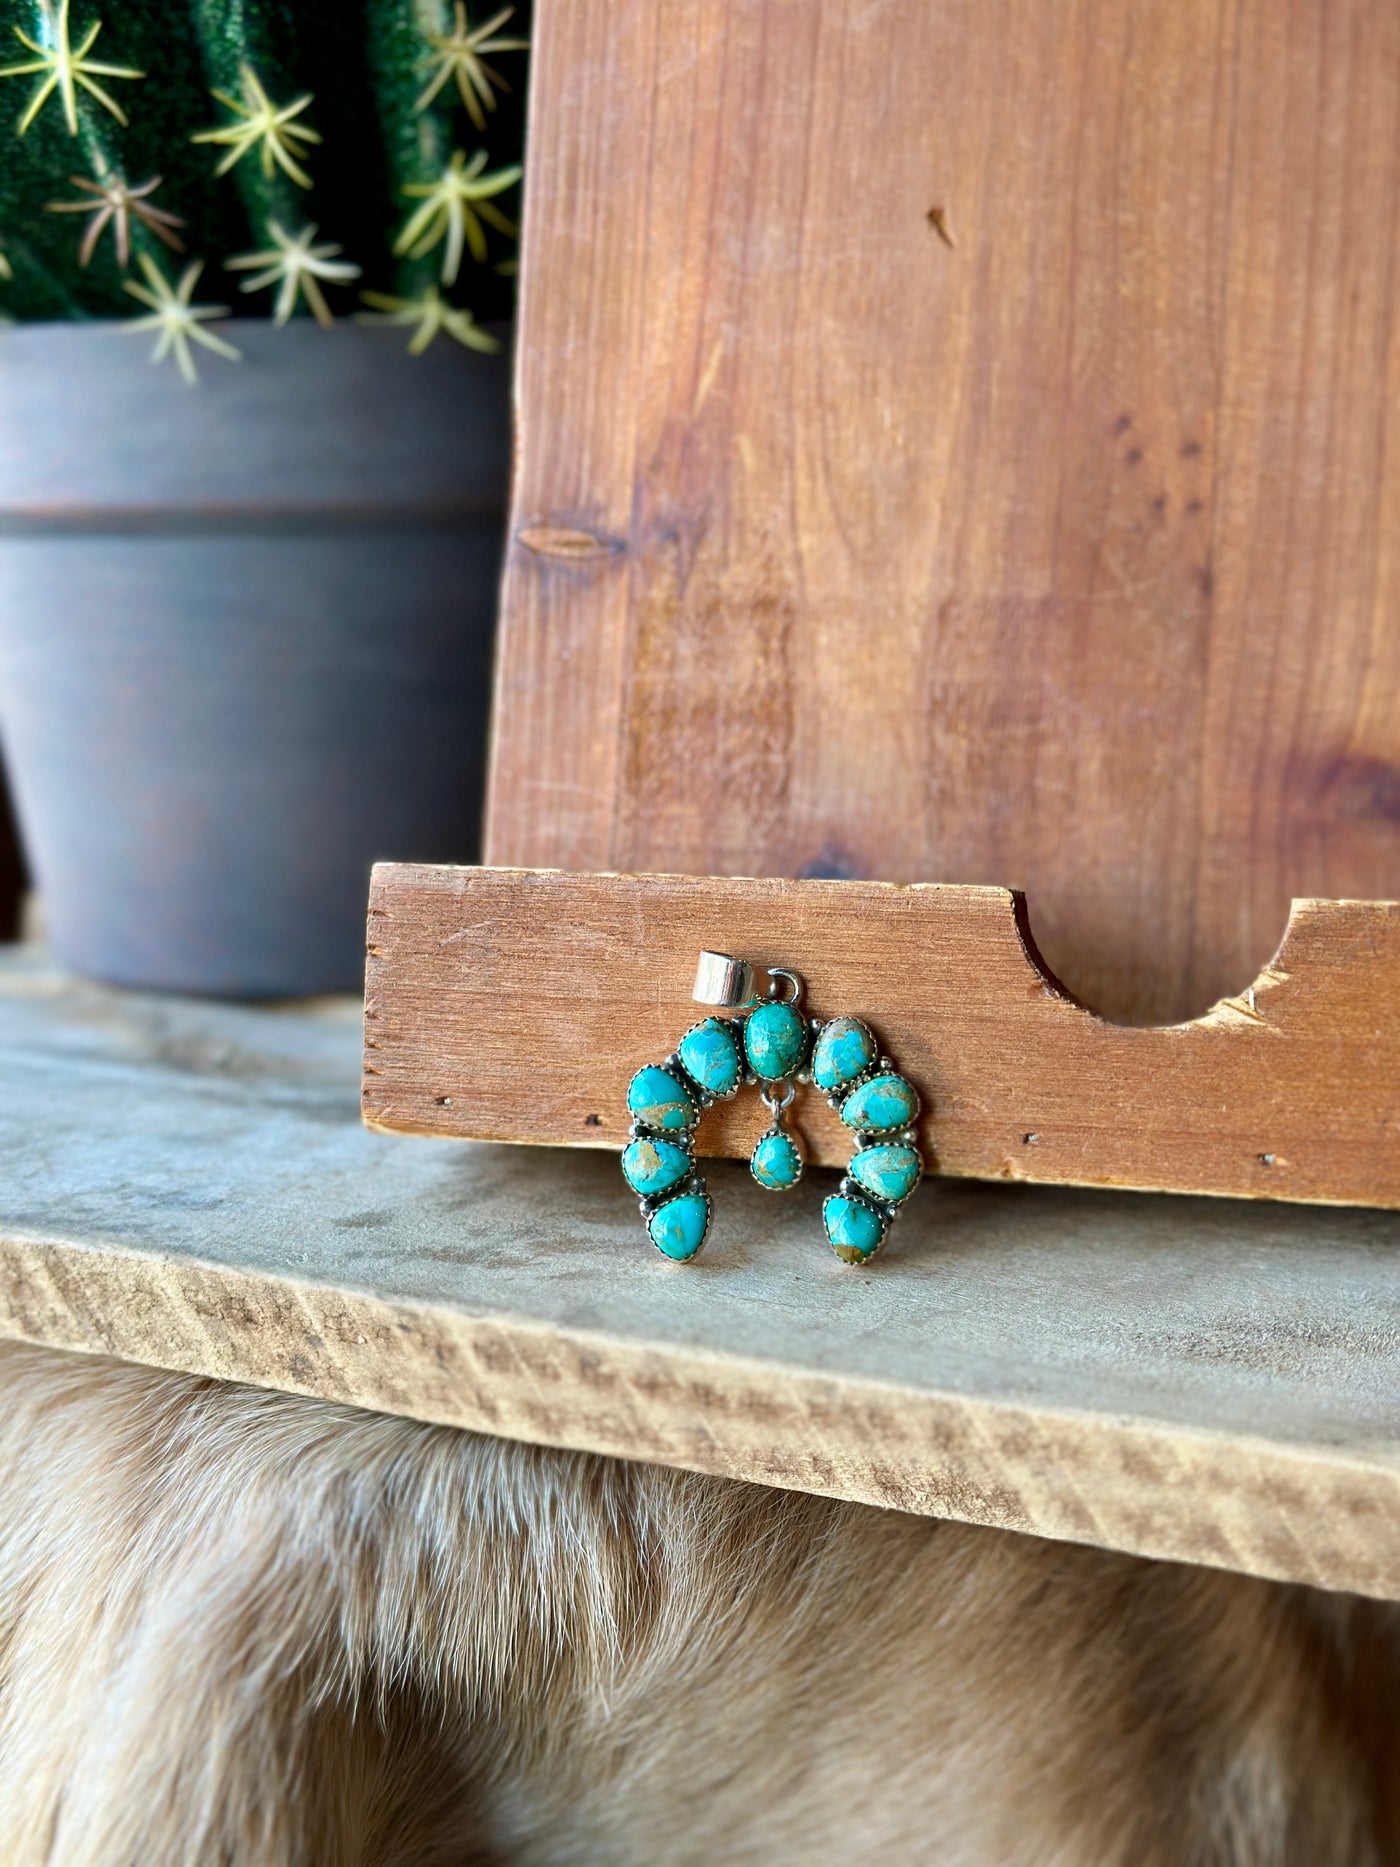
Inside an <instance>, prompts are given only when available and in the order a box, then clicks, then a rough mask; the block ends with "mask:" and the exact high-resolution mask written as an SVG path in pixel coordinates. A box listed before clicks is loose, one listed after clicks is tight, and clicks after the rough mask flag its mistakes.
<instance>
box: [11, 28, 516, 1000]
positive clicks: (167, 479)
mask: <svg viewBox="0 0 1400 1867" xmlns="http://www.w3.org/2000/svg"><path fill="white" fill-rule="evenodd" d="M527 38H528V8H527V7H525V6H517V7H516V8H514V9H512V8H509V7H505V8H501V9H491V8H488V9H486V10H485V11H482V12H479V13H474V12H473V11H472V10H471V8H470V7H469V5H468V4H466V3H465V0H365V4H364V6H363V7H361V8H359V9H356V10H355V13H354V16H353V28H352V24H351V20H350V19H349V17H347V14H346V12H345V9H344V7H343V5H341V4H332V3H331V0H297V4H296V5H295V6H287V5H286V4H284V0H188V3H187V4H186V5H183V6H181V5H179V4H170V3H169V0H0V41H2V42H3V43H0V148H3V160H0V318H3V320H4V322H5V328H4V330H3V331H0V741H3V745H4V749H5V753H6V758H7V762H8V764H9V767H10V773H11V780H12V786H13V790H14V793H15V798H16V804H17V808H18V812H19V816H20V822H21V827H22V830H23V833H24V837H25V842H26V846H27V850H28V854H29V859H30V865H31V868H32V870H33V871H34V873H35V875H36V878H37V883H38V886H39V889H40V892H41V894H42V895H43V897H44V900H45V907H46V916H47V923H48V926H49V928H50V930H51V936H52V939H53V941H54V945H55V948H56V950H57V952H58V954H59V956H60V957H61V958H64V959H66V960H68V961H69V962H70V963H72V964H74V965H75V966H77V967H79V968H80V969H83V970H86V971H89V972H91V973H94V974H96V975H97V976H100V977H103V978H107V979H110V980H113V981H116V982H118V983H130V984H139V985H147V986H162V987H171V988H175V989H186V990H204V991H215V992H228V993H238V994H257V995H268V994H280V993H287V992H299V991H314V990H322V989H330V988H337V987H347V986H351V985H353V984H354V982H355V980H356V978H357V976H358V972H359V967H360V963H361V944H362V933H361V929H362V924H363V920H362V915H363V898H364V880H365V874H366V871H367V868H368V864H369V863H370V861H371V860H373V859H374V858H375V857H377V856H379V855H384V854H395V855H400V856H413V855H421V856H424V857H437V858H442V857H454V856H455V857H463V856H470V854H471V853H472V850H473V846H474V839H475V834H476V815H477V811H478V809H479V788H480V771H481V766H482V738H483V734H484V728H485V709H486V691H487V678H488V667H489V652H490V633H491V627H492V623H493V619H494V605H495V592H496V583H497V578H498V572H499V549H500V531H501V525H502V521H503V515H504V509H505V499H506V479H507V473H508V461H509V420H508V357H507V354H506V353H507V350H508V344H507V342H506V339H507V337H508V332H509V318H510V313H511V306H512V296H513V287H514V279H513V274H514V269H515V262H514V251H515V233H516V228H515V222H514V215H515V213H516V211H517V210H516V208H515V196H516V191H517V187H518V183H519V180H520V173H521V168H520V157H521V148H522V142H523V99H522V91H523V84H522V79H523V75H524V53H525V50H526V42H527ZM235 310H236V313H237V315H234V312H235Z"/></svg>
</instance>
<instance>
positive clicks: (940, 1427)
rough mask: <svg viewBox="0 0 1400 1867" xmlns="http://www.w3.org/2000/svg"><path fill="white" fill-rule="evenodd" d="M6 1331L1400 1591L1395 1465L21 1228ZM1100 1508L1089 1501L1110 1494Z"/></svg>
mask: <svg viewBox="0 0 1400 1867" xmlns="http://www.w3.org/2000/svg"><path fill="white" fill-rule="evenodd" d="M0 1335H4V1336H7V1337H10V1338H15V1339H21V1340H24V1341H28V1342H35V1343H41V1344H45V1345H48V1346H50V1347H56V1348H63V1349H68V1350H75V1351H79V1352H83V1353H88V1354H97V1355H110V1356H115V1357H117V1358H120V1359H122V1360H126V1361H134V1362H139V1363H143V1364H145V1365H148V1366H154V1367H161V1368H169V1369H175V1370H180V1371H183V1372H186V1373H192V1374H202V1375H208V1376H210V1377H211V1378H214V1379H217V1380H225V1381H243V1382H248V1383H251V1384H253V1385H256V1386H264V1387H273V1388H278V1389H282V1390H285V1391H288V1392H292V1393H301V1394H307V1395H314V1396H316V1397H318V1398H320V1399H324V1400H330V1401H335V1402H340V1403H342V1404H345V1405H349V1406H356V1407H363V1408H367V1409H369V1410H371V1411H375V1412H380V1413H389V1414H398V1415H406V1416H409V1417H412V1418H415V1419H421V1420H426V1421H430V1422H435V1423H440V1424H443V1425H450V1426H454V1427H461V1428H467V1429H470V1430H474V1431H479V1432H485V1433H492V1434H496V1435H499V1436H502V1437H505V1438H509V1439H519V1440H526V1441H530V1442H532V1443H535V1444H540V1445H550V1446H565V1447H572V1448H575V1449H580V1450H586V1451H592V1452H597V1453H602V1454H605V1455H608V1456H612V1457H617V1458H627V1459H639V1460H645V1461H649V1462H654V1463H657V1464H662V1465H671V1466H677V1467H681V1468H683V1469H687V1470H693V1471H703V1472H708V1473H712V1474H715V1475H718V1476H722V1477H728V1478H734V1479H740V1480H747V1481H750V1482H754V1483H758V1484H764V1485H773V1486H778V1487H780V1488H786V1489H794V1490H802V1491H812V1492H819V1493H822V1494H825V1495H827V1496H832V1497H840V1498H846V1499H850V1500H853V1501H855V1502H859V1503H864V1504H871V1505H877V1506H883V1507H885V1508H889V1509H894V1510H903V1511H910V1512H914V1513H917V1514H921V1515H930V1516H944V1517H951V1518H957V1519H960V1520H962V1521H964V1522H968V1523H978V1524H986V1525H989V1526H993V1527H997V1528H1004V1529H1012V1530H1019V1531H1025V1532H1030V1533H1032V1534H1035V1535H1039V1536H1045V1537H1050V1538H1054V1539H1058V1540H1063V1541H1070V1542H1078V1543H1088V1544H1095V1545H1098V1546H1101V1547H1104V1548H1112V1549H1119V1550H1125V1551H1128V1552H1131V1553H1134V1554H1138V1555H1142V1556H1149V1557H1156V1558H1160V1559H1165V1560H1171V1561H1180V1562H1187V1563H1196V1564H1204V1565H1207V1566H1210V1567H1217V1568H1223V1569H1231V1570H1238V1571H1243V1572H1245V1573H1247V1574H1252V1575H1259V1576H1264V1577H1270V1578H1274V1579H1279V1580H1287V1581H1295V1582H1296V1581H1304V1582H1308V1583H1311V1584H1313V1585H1315V1586H1318V1587H1321V1588H1326V1589H1338V1590H1346V1591H1349V1592H1352V1593H1357V1594H1364V1595H1373V1596H1378V1597H1381V1598H1386V1599H1400V1468H1397V1466H1396V1464H1395V1463H1394V1462H1393V1461H1391V1460H1390V1459H1388V1458H1385V1457H1377V1458H1375V1459H1370V1458H1358V1457H1356V1456H1355V1455H1351V1456H1347V1455H1343V1454H1340V1453H1338V1454H1336V1455H1332V1454H1330V1453H1321V1452H1319V1451H1318V1450H1317V1449H1316V1448H1306V1447H1296V1448H1295V1447H1290V1446H1289V1445H1287V1444H1280V1443H1277V1442H1270V1443H1266V1442H1264V1441H1262V1440H1258V1439H1253V1440H1251V1439H1248V1438H1242V1437H1241V1436H1240V1435H1239V1434H1219V1433H1215V1432H1212V1431H1208V1430H1204V1429H1200V1428H1193V1427H1183V1426H1179V1425H1174V1424H1173V1425H1164V1424H1160V1423H1152V1422H1149V1421H1142V1420H1138V1421H1125V1420H1116V1419H1113V1418H1111V1417H1105V1416H1096V1415H1091V1414H1079V1413H1073V1412H1068V1411H1063V1410H1055V1409H1046V1408H1041V1407H1037V1408H1036V1409H1035V1410H1034V1411H1032V1410H1030V1409H1028V1408H1026V1407H1023V1406H1014V1405H1007V1404H1003V1403H999V1402H996V1401H990V1400H986V1399H980V1398H975V1397H969V1396H967V1395H963V1394H956V1393H952V1392H944V1391H938V1390H936V1389H932V1388H930V1389H926V1390H922V1391H917V1392H913V1391H910V1390H908V1389H906V1388H903V1387H900V1388H896V1387H891V1386H887V1385H884V1384H882V1383H880V1382H878V1381H875V1380H872V1379H869V1378H853V1377H850V1376H845V1375H837V1374H831V1373H823V1372H819V1371H815V1370H804V1369H802V1368H800V1367H791V1366H775V1365H773V1364H771V1363H767V1362H760V1361H757V1360H754V1359H752V1358H750V1357H746V1356H743V1355H738V1354H734V1355H730V1354H719V1353H715V1352H714V1351H710V1350H704V1349H694V1348H684V1347H680V1346H678V1345H676V1344H675V1343H660V1342H657V1343H649V1342H646V1341H638V1340H636V1339H624V1338H618V1337H610V1336H608V1335H605V1334H601V1333H598V1332H595V1331H588V1330H579V1329H572V1328H568V1327H563V1326H559V1325H557V1324H552V1323H551V1324H545V1323H541V1322H539V1321H537V1320H532V1319H530V1318H528V1317H523V1316H522V1317H512V1316H508V1315H502V1314H494V1315H484V1314H474V1313H471V1312H469V1311H466V1310H463V1309H459V1308H456V1307H452V1306H448V1305H441V1304H432V1303H424V1302H421V1301H406V1300H386V1299H385V1298H382V1297H378V1296H375V1295H372V1294H369V1293H367V1292H360V1291H356V1290H353V1289H346V1288H342V1287H337V1288H329V1287H327V1286H325V1285H321V1284H316V1283H312V1282H307V1281H303V1280H299V1279H296V1278H293V1277H286V1276H277V1275H271V1274H266V1273H257V1272H249V1271H241V1270H236V1269H233V1268H231V1267H229V1266H227V1265H216V1264H205V1263H200V1262H197V1261H193V1260H186V1259H180V1260H178V1261H177V1260H173V1259H170V1258H167V1257H164V1256H158V1255H151V1254H145V1253H141V1252H138V1251H132V1250H127V1249H95V1248H93V1247H91V1246H89V1245H86V1244H76V1243H72V1242H68V1241H62V1240H58V1239H54V1238H47V1239H44V1238H35V1237H26V1236H22V1235H18V1234H16V1233H15V1232H13V1231H9V1232H6V1233H4V1234H3V1235H0ZM1091 1500H1092V1501H1091Z"/></svg>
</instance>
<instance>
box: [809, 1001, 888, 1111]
mask: <svg viewBox="0 0 1400 1867" xmlns="http://www.w3.org/2000/svg"><path fill="white" fill-rule="evenodd" d="M878 1055H879V1052H878V1050H877V1049H876V1047H875V1039H874V1038H873V1037H872V1036H871V1034H870V1032H869V1031H867V1030H866V1028H865V1026H864V1025H863V1024H862V1023H861V1021H860V1019H859V1018H833V1019H832V1020H831V1022H830V1024H824V1025H823V1026H822V1028H821V1030H820V1031H819V1032H818V1034H817V1047H816V1049H815V1050H814V1051H813V1052H812V1081H813V1082H814V1083H815V1084H816V1085H817V1087H818V1089H820V1090H821V1091H822V1093H823V1094H824V1095H831V1094H832V1093H833V1091H835V1090H838V1089H844V1088H845V1087H846V1085H847V1083H853V1082H854V1081H855V1080H856V1078H857V1076H863V1075H864V1074H865V1072H866V1071H867V1070H868V1069H869V1068H870V1066H871V1064H872V1063H873V1062H874V1061H875V1059H876V1057H877V1056H878Z"/></svg>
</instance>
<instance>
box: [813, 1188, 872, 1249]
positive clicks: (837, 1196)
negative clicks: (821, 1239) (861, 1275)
mask: <svg viewBox="0 0 1400 1867" xmlns="http://www.w3.org/2000/svg"><path fill="white" fill-rule="evenodd" d="M822 1223H823V1224H824V1225H825V1227H826V1235H827V1237H828V1238H829V1239H830V1240H831V1248H832V1250H833V1251H834V1252H835V1253H836V1255H837V1257H838V1258H844V1259H845V1261H846V1263H847V1264H864V1262H865V1260H866V1259H867V1258H873V1257H874V1255H875V1253H876V1252H877V1251H878V1250H879V1249H880V1246H881V1245H882V1244H883V1243H884V1242H885V1221H884V1220H883V1219H882V1218H881V1217H880V1214H879V1213H878V1212H876V1210H875V1208H874V1207H873V1206H867V1205H866V1203H865V1201H864V1200H863V1199H848V1198H847V1197H846V1196H845V1194H844V1193H833V1194H832V1195H831V1197H830V1199H828V1200H827V1201H826V1202H825V1204H824V1205H823V1206H822Z"/></svg>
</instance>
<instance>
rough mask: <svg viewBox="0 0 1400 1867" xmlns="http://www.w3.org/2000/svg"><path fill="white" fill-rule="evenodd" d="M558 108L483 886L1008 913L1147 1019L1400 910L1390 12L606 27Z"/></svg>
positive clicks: (1395, 150)
mask: <svg viewBox="0 0 1400 1867" xmlns="http://www.w3.org/2000/svg"><path fill="white" fill-rule="evenodd" d="M534 87H535V88H534V103H533V117H532V129H531V135H532V158H531V162H530V165H529V178H528V199H527V203H526V217H525V263H524V267H523V274H522V288H523V289H522V304H521V317H522V323H521V348H520V359H519V396H520V452H519V471H518V477H517V483H516V490H515V504H514V519H513V527H512V533H513V536H512V544H511V552H510V561H509V568H508V574H507V582H506V589H505V609H504V627H503V635H502V642H501V650H500V666H499V687H498V695H497V710H496V750H495V765H494V773H493V780H492V786H491V799H490V807H489V813H488V826H487V838H486V848H487V857H486V859H487V860H488V861H489V862H493V863H500V864H537V865H552V864H553V865H560V866H564V867H570V868H583V869H630V870H648V869H651V870H658V869H671V870H684V871H690V872H700V873H704V872H713V873H718V874H736V873H737V874H760V875H792V876H796V875H807V876H836V877H841V876H855V877H878V878H888V879H893V880H899V881H911V880H940V881H957V882H979V883H987V882H996V883H1004V884H1007V885H1011V886H1017V887H1022V888H1024V889H1026V890H1027V892H1028V896H1029V904H1030V919H1031V925H1032V927H1033V929H1034V932H1035V935H1036V937H1037V939H1038V941H1039V944H1040V946H1041V949H1042V951H1043V952H1044V954H1045V956H1046V959H1047V960H1048V962H1049V964H1050V966H1051V967H1052V968H1053V969H1054V970H1055V972H1056V973H1058V974H1059V976H1060V977H1061V978H1062V979H1063V980H1064V981H1065V983H1066V984H1067V985H1068V986H1069V987H1071V988H1072V989H1073V990H1074V991H1075V992H1077V993H1078V994H1079V995H1080V996H1081V997H1083V998H1084V999H1085V1000H1087V1002H1088V1003H1090V1004H1091V1005H1093V1006H1094V1007H1095V1008H1096V1009H1098V1010H1100V1011H1102V1012H1104V1013H1105V1014H1108V1015H1110V1016H1113V1017H1116V1018H1120V1019H1125V1020H1137V1021H1152V1020H1166V1019H1172V1018H1179V1017H1187V1016H1192V1015H1196V1014H1199V1013H1201V1012H1202V1011H1204V1010H1205V1008H1206V1007H1207V1006H1208V1005H1209V1004H1210V1003H1211V1001H1212V1000H1214V999H1215V998H1216V997H1218V996H1219V995H1222V994H1225V993H1237V992H1240V991H1242V990H1243V989H1244V988H1245V987H1246V986H1247V985H1248V984H1249V983H1250V981H1251V980H1252V979H1253V978H1254V977H1255V975H1256V974H1257V973H1258V971H1259V970H1260V968H1261V967H1262V965H1263V964H1264V963H1265V962H1266V961H1267V959H1268V958H1269V956H1270V954H1271V953H1272V952H1273V950H1274V948H1275V946H1276V944H1277V942H1278V940H1279V938H1280V936H1281V934H1282V931H1283V927H1284V924H1285V920H1286V916H1287V907H1288V901H1289V898H1290V897H1291V896H1293V895H1319V896H1347V895H1351V896H1360V897H1387V896H1394V895H1397V894H1400V707H1397V705H1396V693H1397V686H1398V685H1400V627H1397V626H1396V607H1397V594H1400V549H1397V545H1396V540H1398V539H1400V474H1397V472H1396V469H1395V455H1396V450H1397V447H1400V400H1398V399H1397V394H1396V391H1397V388H1398V387H1400V321H1397V317H1396V305H1397V269H1396V263H1395V255H1396V251H1397V239H1396V235H1397V220H1398V219H1400V8H1396V7H1394V6H1386V5H1377V4H1375V0H1058V3H1057V4H1055V5H1053V6H1049V5H1045V4H1043V0H887V3H885V4H880V3H879V0H823V4H821V5H814V4H812V3H811V0H570V3H569V4H568V5H563V4H558V5H554V6H549V7H543V8H541V9H540V11H539V15H538V18H537V21H536V49H535V54H534ZM935 209H936V210H939V212H938V213H936V214H934V215H933V218H932V219H931V218H930V215H931V211H932V210H935ZM945 234H946V235H947V236H948V237H947V238H945ZM950 240H951V244H950V243H949V242H950Z"/></svg>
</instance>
